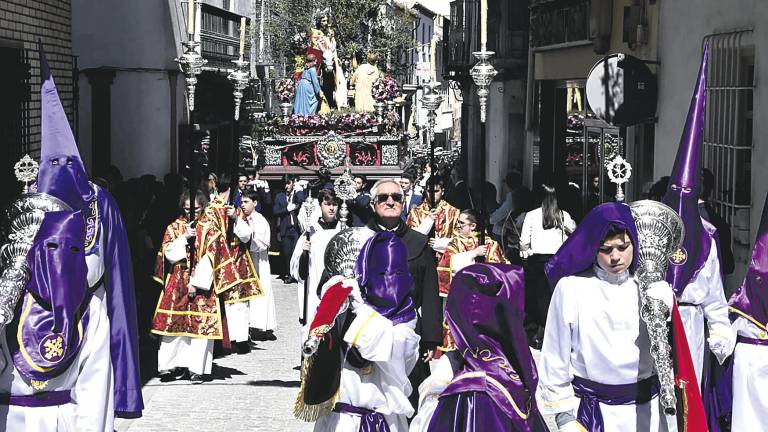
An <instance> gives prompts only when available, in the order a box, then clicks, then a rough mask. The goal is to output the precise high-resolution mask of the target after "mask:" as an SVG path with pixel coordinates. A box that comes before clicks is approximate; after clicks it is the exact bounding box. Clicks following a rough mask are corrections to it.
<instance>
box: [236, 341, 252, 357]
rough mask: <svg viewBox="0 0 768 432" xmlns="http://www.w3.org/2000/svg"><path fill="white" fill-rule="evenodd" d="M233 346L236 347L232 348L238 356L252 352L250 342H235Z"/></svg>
mask: <svg viewBox="0 0 768 432" xmlns="http://www.w3.org/2000/svg"><path fill="white" fill-rule="evenodd" d="M232 345H234V346H233V347H232V348H234V349H235V351H236V352H237V353H238V354H248V353H249V352H251V344H250V343H249V342H233V343H232Z"/></svg>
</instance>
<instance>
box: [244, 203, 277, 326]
mask: <svg viewBox="0 0 768 432" xmlns="http://www.w3.org/2000/svg"><path fill="white" fill-rule="evenodd" d="M248 223H249V225H250V227H251V229H252V230H253V237H251V259H252V260H253V265H254V266H255V267H256V272H257V273H258V275H259V284H260V285H261V290H262V292H263V293H264V295H262V296H258V297H254V298H252V299H250V300H249V301H248V303H249V307H250V317H249V320H248V321H249V324H248V325H249V326H250V327H251V328H255V329H259V330H275V329H276V328H277V318H276V310H275V294H274V292H272V270H271V268H270V266H269V241H270V228H269V222H267V220H266V219H265V218H264V216H262V215H260V214H259V213H256V212H253V213H251V215H250V216H248Z"/></svg>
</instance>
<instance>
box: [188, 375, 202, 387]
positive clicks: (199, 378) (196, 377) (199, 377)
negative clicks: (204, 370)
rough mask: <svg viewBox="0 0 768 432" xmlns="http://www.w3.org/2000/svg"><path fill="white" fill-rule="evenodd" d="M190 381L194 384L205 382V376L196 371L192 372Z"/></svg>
mask: <svg viewBox="0 0 768 432" xmlns="http://www.w3.org/2000/svg"><path fill="white" fill-rule="evenodd" d="M189 382H190V383H192V384H202V383H203V376H202V375H199V374H196V373H190V374H189Z"/></svg>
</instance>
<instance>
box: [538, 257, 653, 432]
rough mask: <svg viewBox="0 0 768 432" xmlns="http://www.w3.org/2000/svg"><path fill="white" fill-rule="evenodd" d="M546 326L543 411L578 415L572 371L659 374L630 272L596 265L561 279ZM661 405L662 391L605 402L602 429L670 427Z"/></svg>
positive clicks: (604, 377) (624, 378)
mask: <svg viewBox="0 0 768 432" xmlns="http://www.w3.org/2000/svg"><path fill="white" fill-rule="evenodd" d="M596 272H597V273H599V277H598V276H597V274H596ZM609 281H612V282H609ZM545 328H546V330H545V334H544V345H543V347H542V350H541V359H540V361H539V364H538V373H539V384H538V390H537V392H536V401H537V403H538V406H539V410H540V411H541V413H542V414H544V415H554V414H557V413H560V412H565V411H571V412H572V413H573V415H574V416H576V412H577V410H578V407H579V402H580V399H579V398H577V397H576V396H575V395H574V391H573V387H572V385H571V382H572V381H573V378H574V376H578V377H581V378H586V379H588V380H592V381H595V382H598V383H601V384H614V385H615V384H628V383H634V382H638V381H640V380H643V379H645V378H648V377H650V376H652V375H655V374H656V371H655V368H654V363H653V358H652V357H651V352H650V341H649V339H648V332H647V330H646V329H645V325H644V324H643V323H641V318H640V311H639V293H638V287H637V284H636V282H635V280H634V279H633V278H632V277H630V275H629V273H628V272H626V273H624V275H622V277H616V276H613V275H610V274H607V273H606V272H605V271H603V270H602V269H599V268H595V269H594V270H589V271H587V272H584V273H582V274H580V275H575V276H568V277H565V278H563V279H561V280H560V281H559V282H558V284H557V287H555V291H554V293H553V295H552V302H551V303H550V305H549V314H548V315H547V324H546V327H545ZM659 405H660V404H659V402H658V397H655V398H653V399H652V400H651V401H650V402H647V403H645V404H640V405H605V404H602V403H601V404H600V408H601V410H602V413H603V420H604V423H605V428H604V430H605V431H622V432H624V431H635V430H636V431H643V432H646V431H666V430H668V429H667V424H666V420H665V419H664V416H663V415H662V416H661V417H660V413H663V411H661V410H660V406H659Z"/></svg>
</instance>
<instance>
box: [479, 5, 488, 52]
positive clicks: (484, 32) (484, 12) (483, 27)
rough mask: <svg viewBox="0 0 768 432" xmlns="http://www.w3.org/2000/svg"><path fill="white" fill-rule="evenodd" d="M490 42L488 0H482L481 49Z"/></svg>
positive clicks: (483, 49)
mask: <svg viewBox="0 0 768 432" xmlns="http://www.w3.org/2000/svg"><path fill="white" fill-rule="evenodd" d="M487 43H488V0H480V50H481V51H485V47H486V44H487Z"/></svg>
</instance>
